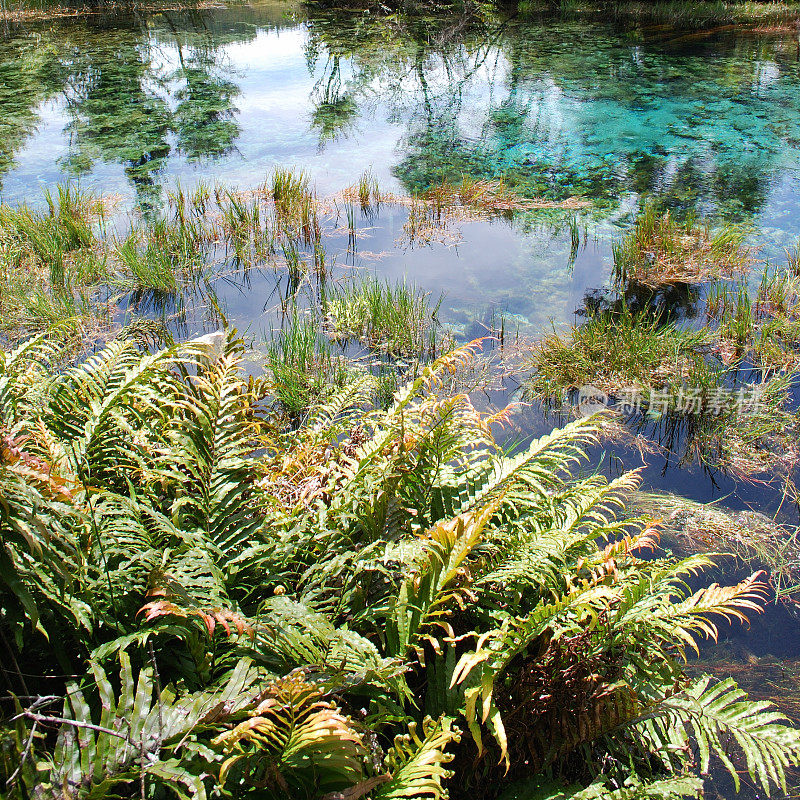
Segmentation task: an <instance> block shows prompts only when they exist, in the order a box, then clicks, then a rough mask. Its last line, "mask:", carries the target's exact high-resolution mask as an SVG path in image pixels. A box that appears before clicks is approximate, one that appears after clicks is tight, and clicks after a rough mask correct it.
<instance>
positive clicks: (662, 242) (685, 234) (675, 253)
mask: <svg viewBox="0 0 800 800" xmlns="http://www.w3.org/2000/svg"><path fill="white" fill-rule="evenodd" d="M745 236H746V230H745V229H744V228H742V227H740V226H735V225H724V226H723V227H722V228H721V229H720V230H719V231H717V232H716V233H713V234H712V233H711V232H710V230H709V229H708V227H707V226H705V225H700V224H696V223H695V222H694V221H692V220H689V221H687V222H685V223H679V222H678V221H676V220H675V219H674V218H673V216H672V215H671V214H670V213H669V212H668V211H667V212H666V213H664V214H659V213H658V212H657V211H656V208H655V206H653V205H652V204H647V205H646V206H645V207H644V209H643V210H642V213H641V214H640V215H639V217H638V218H637V220H636V223H635V225H634V227H633V230H632V231H631V232H630V233H629V234H628V235H627V236H625V237H624V239H623V240H622V241H620V242H617V243H615V244H614V246H613V254H614V277H615V279H616V280H617V282H618V283H620V284H626V283H628V282H635V283H640V284H642V285H644V286H649V287H651V288H658V287H661V286H668V285H673V284H680V283H702V282H705V281H709V280H713V279H718V278H721V277H723V276H727V277H732V276H734V275H735V274H736V273H739V272H743V271H745V270H746V269H747V268H748V267H749V265H750V258H751V254H750V250H749V249H748V248H747V247H746V246H745V245H744V240H745Z"/></svg>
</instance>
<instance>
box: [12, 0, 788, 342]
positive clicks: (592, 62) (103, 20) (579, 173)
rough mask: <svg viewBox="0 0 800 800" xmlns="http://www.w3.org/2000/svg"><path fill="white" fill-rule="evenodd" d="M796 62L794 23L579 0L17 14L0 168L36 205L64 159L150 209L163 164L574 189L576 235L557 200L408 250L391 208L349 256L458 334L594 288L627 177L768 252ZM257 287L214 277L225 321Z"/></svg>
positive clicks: (553, 193) (556, 191)
mask: <svg viewBox="0 0 800 800" xmlns="http://www.w3.org/2000/svg"><path fill="white" fill-rule="evenodd" d="M798 78H800V62H799V61H798V39H797V35H796V33H794V32H792V31H780V30H778V31H767V32H758V30H757V29H753V28H752V27H751V28H749V29H747V28H744V27H740V28H739V29H736V28H734V29H731V28H730V26H718V27H717V28H716V29H715V28H710V29H705V30H704V29H699V30H692V31H684V30H679V29H675V28H673V27H670V26H665V25H656V24H652V25H646V24H645V25H641V24H640V25H635V26H633V25H630V24H618V25H612V24H611V23H608V22H603V21H602V20H598V19H597V17H590V16H585V17H583V16H581V15H580V14H578V15H576V16H574V17H573V18H572V19H564V18H537V19H527V20H526V19H524V18H522V17H514V16H508V15H502V14H499V13H496V14H493V13H489V12H482V13H481V14H479V15H475V16H474V17H470V18H468V19H464V18H460V17H457V16H453V17H448V16H447V15H446V14H441V15H439V16H437V17H436V18H435V19H424V18H423V19H418V20H411V21H408V20H406V21H404V20H402V19H401V20H397V19H382V18H377V17H374V16H369V15H367V16H362V15H360V14H358V13H356V12H345V13H340V14H338V15H337V14H335V13H332V12H327V11H313V10H308V9H302V8H298V7H293V6H290V5H286V4H274V3H273V4H269V3H268V4H260V3H256V4H253V5H248V6H231V7H227V8H213V9H209V10H199V11H191V12H189V11H184V12H180V11H164V12H162V13H152V12H151V13H143V12H135V13H134V12H125V11H116V12H104V13H101V14H97V15H93V16H88V17H87V16H81V17H79V18H66V19H58V20H56V21H53V20H48V21H46V22H45V21H41V22H36V21H28V22H23V23H19V24H13V25H8V26H7V29H6V31H5V34H4V35H3V36H2V37H0V107H2V109H3V113H2V115H0V189H1V190H2V198H3V199H4V200H6V201H11V202H15V201H23V200H27V201H33V202H35V201H37V200H39V199H40V198H41V192H42V189H43V188H44V187H47V186H53V185H55V184H57V183H59V182H63V181H64V180H65V179H67V178H74V179H78V180H79V181H80V183H81V184H82V185H83V186H85V187H91V188H93V189H96V190H99V191H102V192H111V193H116V194H120V195H122V196H123V198H124V200H125V202H126V203H127V204H128V205H133V204H139V205H140V206H142V207H145V208H147V207H150V208H152V207H156V208H157V207H158V206H159V205H160V204H162V203H163V202H164V198H165V190H166V189H167V188H169V187H171V186H173V185H174V183H175V182H176V181H177V180H180V181H181V183H182V184H183V185H184V186H187V187H188V186H191V184H192V183H194V182H196V181H197V180H199V179H204V180H220V181H222V182H225V183H227V184H231V185H234V186H239V187H243V188H244V187H251V186H253V185H255V184H257V183H259V182H260V181H261V180H263V178H264V176H265V175H266V174H267V173H268V172H269V170H270V169H271V168H272V167H274V166H275V165H295V166H298V167H301V168H303V169H304V170H306V171H307V172H308V173H309V174H310V175H311V177H312V179H313V181H314V182H315V183H316V185H317V188H318V191H319V192H320V193H321V194H325V193H330V192H335V191H337V190H340V189H342V188H344V187H345V186H347V185H349V184H351V183H353V182H354V180H355V179H356V178H357V176H358V175H359V174H360V173H361V172H363V170H364V169H366V168H371V169H372V172H373V174H374V175H375V177H376V178H377V179H378V181H379V183H380V184H381V186H382V187H383V188H384V189H388V190H395V191H405V192H409V191H412V190H415V189H419V188H424V187H425V186H427V185H430V184H431V183H433V182H436V181H438V180H441V179H442V178H443V177H451V178H457V177H459V176H460V175H462V174H469V175H472V176H474V177H503V178H505V179H506V181H508V182H509V183H510V184H512V185H513V186H515V187H516V188H517V190H518V191H520V192H522V193H524V194H527V195H531V196H533V195H538V196H545V197H549V198H553V199H563V198H566V197H569V196H574V195H581V196H584V197H586V198H588V199H590V200H592V201H594V202H595V208H594V209H593V211H592V212H591V213H589V214H584V215H580V216H579V218H578V227H579V229H580V231H581V236H582V238H581V246H580V247H579V249H578V252H577V254H576V253H573V252H571V251H572V249H573V234H574V230H572V229H571V227H570V225H569V224H568V222H569V220H568V219H567V217H568V216H569V215H565V214H550V215H546V214H526V215H522V216H520V217H518V218H517V219H516V220H515V222H514V223H513V224H511V223H507V222H503V221H495V222H493V223H491V224H489V223H479V224H471V225H467V226H466V227H465V228H464V230H463V238H462V241H461V242H460V244H459V245H458V246H457V247H456V246H453V245H443V244H438V245H437V244H435V245H432V246H429V247H424V248H419V247H417V248H404V247H397V246H396V244H395V238H396V231H397V224H402V221H400V222H399V223H398V220H397V219H392V218H388V219H387V218H386V217H385V216H384V218H383V219H380V220H378V222H377V223H373V229H372V230H371V232H370V236H368V237H366V238H365V240H363V241H362V242H361V250H362V251H364V252H365V254H366V255H365V256H358V257H356V259H355V260H354V262H353V265H354V266H357V267H359V266H363V267H367V268H370V269H375V270H377V271H379V272H381V273H382V274H386V275H388V276H391V277H395V276H398V275H405V276H407V277H408V278H409V279H410V280H412V281H416V282H417V283H418V284H420V285H421V286H422V287H424V288H425V289H428V290H430V291H432V292H433V293H435V294H436V295H438V294H439V293H441V292H444V293H445V302H444V304H443V317H444V319H445V321H447V322H449V323H451V324H452V325H453V326H454V329H455V330H456V332H457V333H459V334H461V335H462V336H469V335H470V334H472V333H475V332H476V331H479V330H480V329H481V324H482V323H485V322H487V320H490V319H492V318H495V319H496V318H497V317H498V315H499V314H500V313H502V314H504V315H505V318H506V329H507V330H511V331H513V330H516V329H519V330H520V332H521V333H523V334H535V333H537V332H539V331H541V330H543V329H544V328H546V327H548V326H549V324H550V321H551V320H553V321H555V323H556V324H559V323H564V322H569V321H571V320H572V319H573V314H574V312H575V310H576V309H577V308H580V307H581V306H582V305H583V303H584V297H585V295H586V294H587V292H590V291H591V290H593V289H596V288H597V287H600V286H602V285H603V283H604V281H605V279H606V277H607V274H608V269H609V262H610V258H609V255H610V240H611V237H612V236H614V235H618V234H619V232H620V226H624V225H625V224H626V223H627V222H628V221H629V219H630V212H631V210H632V209H634V208H635V207H636V204H637V201H638V200H639V199H640V198H641V197H642V196H643V195H649V196H655V197H658V198H660V199H664V200H666V201H668V203H669V205H670V206H671V207H673V208H674V209H675V210H676V212H679V213H686V212H689V211H694V212H697V213H699V214H703V215H706V216H707V217H709V218H710V219H711V220H712V221H714V220H717V219H721V218H725V219H733V220H738V221H742V222H746V223H748V224H752V225H753V228H754V239H755V240H757V241H758V243H759V244H760V245H762V247H763V250H762V255H764V256H768V257H771V258H780V257H781V256H782V250H783V248H784V247H785V246H787V245H789V244H791V243H794V242H795V241H796V240H797V237H798V234H799V233H800V230H798V220H799V219H800V172H799V171H798V170H799V169H800V159H798V155H800V80H798ZM374 253H382V254H383V257H382V258H381V259H380V260H379V261H376V260H375V259H372V258H370V257H369V254H374ZM571 256H572V258H571ZM269 293H270V287H268V286H267V285H266V284H264V285H262V284H260V283H258V282H257V283H256V284H253V285H251V286H250V287H248V289H247V291H245V292H242V291H239V290H238V289H233V288H232V289H231V290H230V291H228V292H227V293H226V292H225V290H224V287H223V288H222V290H221V295H222V301H223V303H224V305H225V309H226V312H227V314H228V317H229V319H230V320H231V322H233V323H235V324H237V325H238V326H239V327H240V328H249V329H250V330H253V331H256V332H257V331H259V330H262V329H264V328H268V327H269V326H268V324H267V321H266V317H264V307H265V304H266V305H267V306H269V302H268V296H269Z"/></svg>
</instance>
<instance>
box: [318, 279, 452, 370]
mask: <svg viewBox="0 0 800 800" xmlns="http://www.w3.org/2000/svg"><path fill="white" fill-rule="evenodd" d="M441 302H442V298H439V300H438V301H437V302H435V303H432V302H431V298H430V296H429V295H428V294H426V293H425V292H423V291H422V290H420V289H418V288H416V287H415V286H409V285H407V284H406V283H396V284H395V285H394V286H392V285H390V284H388V283H385V282H383V281H380V280H378V279H377V278H373V277H369V278H363V279H361V280H359V281H356V282H354V283H350V284H347V285H346V286H344V287H342V288H340V289H338V290H336V291H334V292H333V293H332V294H331V296H330V297H329V298H328V301H327V321H328V326H329V329H330V331H331V333H332V335H333V336H335V337H337V338H340V339H356V340H358V341H360V342H361V343H362V344H364V345H366V346H367V347H370V348H373V349H375V350H380V351H382V352H385V353H387V354H388V355H390V356H394V357H399V358H407V359H408V358H416V359H422V358H427V357H430V356H435V355H436V353H437V352H441V348H442V347H443V346H445V347H446V345H443V344H442V342H440V341H439V336H438V332H439V321H438V319H437V313H438V310H439V306H440V305H441Z"/></svg>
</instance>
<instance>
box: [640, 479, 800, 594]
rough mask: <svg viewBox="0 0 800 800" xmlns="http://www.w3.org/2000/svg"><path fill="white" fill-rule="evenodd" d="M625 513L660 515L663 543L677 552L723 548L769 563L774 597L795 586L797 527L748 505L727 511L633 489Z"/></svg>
mask: <svg viewBox="0 0 800 800" xmlns="http://www.w3.org/2000/svg"><path fill="white" fill-rule="evenodd" d="M629 513H631V514H632V515H642V516H645V517H649V518H651V519H659V520H661V523H660V525H659V533H660V534H661V540H662V544H665V545H667V546H669V547H670V548H671V549H673V550H676V551H678V552H679V553H680V554H681V555H689V554H692V553H701V552H717V553H719V552H724V553H728V554H730V555H732V556H734V557H735V558H736V559H737V560H738V561H740V562H742V563H743V564H744V565H746V566H747V567H748V568H749V569H750V570H754V569H768V570H769V572H770V583H771V584H772V586H773V587H774V589H775V594H776V597H781V596H786V595H788V594H791V593H795V592H797V591H798V590H800V530H798V529H797V528H792V527H788V526H784V525H779V524H778V523H776V522H774V521H773V520H771V519H769V518H768V517H765V516H764V515H763V514H758V513H756V512H753V511H739V512H736V511H732V510H730V509H726V508H724V507H722V506H718V505H710V504H707V503H698V502H696V501H694V500H689V499H688V498H686V497H680V496H678V495H675V494H669V493H661V492H639V493H636V494H635V495H634V496H633V498H632V502H631V505H630V506H629Z"/></svg>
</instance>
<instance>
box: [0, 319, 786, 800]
mask: <svg viewBox="0 0 800 800" xmlns="http://www.w3.org/2000/svg"><path fill="white" fill-rule="evenodd" d="M475 347H476V346H475V345H470V346H467V347H465V348H462V349H461V350H457V351H455V352H453V353H450V354H448V355H447V356H444V357H442V358H440V359H439V360H437V361H436V362H434V363H432V364H430V365H428V366H427V367H425V368H424V369H422V370H421V372H420V375H419V377H418V378H417V379H415V380H414V381H413V382H411V383H409V384H408V385H407V386H405V387H402V388H401V389H400V390H398V392H397V393H396V395H395V397H394V399H393V401H392V403H390V404H389V406H388V408H386V409H374V408H372V407H370V406H369V404H368V399H369V397H370V394H371V392H370V384H369V379H368V378H365V379H363V380H359V381H355V382H354V383H353V384H352V385H349V386H347V387H345V388H343V389H341V390H339V391H336V392H334V393H333V394H332V395H331V396H329V397H328V398H327V399H326V401H325V403H324V405H321V406H320V407H318V408H316V409H313V410H312V411H311V413H310V414H309V415H308V417H307V419H306V420H305V422H304V423H303V424H302V425H301V426H300V427H299V428H296V429H294V430H292V431H286V429H285V428H284V427H283V426H282V425H281V424H280V422H279V421H277V420H274V419H273V418H272V417H271V416H270V412H269V409H268V407H266V406H265V405H263V404H261V400H262V399H263V393H264V391H265V388H264V386H263V385H262V384H261V383H260V382H259V381H255V380H253V379H249V378H247V377H246V375H245V374H244V372H243V370H242V367H241V364H240V362H241V358H242V352H243V350H242V345H241V343H240V342H239V341H237V340H236V338H235V336H234V335H232V334H221V333H220V334H214V335H212V336H209V337H204V338H203V339H200V340H196V341H194V342H189V343H186V344H183V345H172V346H170V347H168V348H165V349H163V350H159V351H157V352H153V353H150V352H147V351H146V350H144V349H142V343H141V342H140V341H133V340H120V341H117V342H114V343H112V344H110V345H109V346H108V347H107V348H105V349H104V350H101V351H99V352H97V353H95V354H94V355H92V356H90V357H89V358H87V359H85V360H84V361H83V362H81V363H80V364H77V365H74V366H72V367H70V368H68V369H63V368H61V366H60V365H59V361H60V360H63V351H62V350H60V349H59V347H58V345H57V344H56V343H55V342H54V340H53V339H47V338H42V339H39V340H34V341H32V342H30V343H29V344H27V345H25V346H23V347H22V348H19V349H18V350H16V351H13V352H11V353H6V354H3V358H2V362H0V415H2V417H1V418H0V426H2V430H0V435H2V464H0V487H1V488H2V492H3V502H2V503H0V525H1V526H2V549H1V550H0V632H2V633H3V638H2V640H0V642H1V643H2V646H3V647H4V648H6V649H7V650H8V652H9V658H8V659H4V661H3V663H4V669H3V672H2V680H4V681H5V683H6V688H7V689H8V690H9V691H11V692H13V693H14V694H16V695H18V700H17V704H16V707H15V711H14V713H12V714H9V721H8V726H7V728H6V729H5V733H4V734H3V736H2V737H0V744H1V745H2V746H0V753H2V754H3V758H2V760H1V761H0V763H1V764H2V773H0V775H2V779H3V780H4V781H5V785H4V788H3V791H4V792H6V793H7V794H9V795H10V796H12V797H15V796H19V797H22V796H25V795H26V793H27V794H28V795H30V794H31V793H34V794H37V793H38V796H43V797H44V796H56V795H58V796H68V797H75V798H83V797H99V796H106V795H108V793H110V792H112V791H113V792H114V793H116V794H117V795H118V796H132V795H133V794H138V795H139V796H141V793H142V792H143V791H144V792H145V795H146V796H152V797H160V796H162V794H163V793H164V792H167V791H170V792H173V793H174V794H176V795H177V796H179V797H190V796H192V797H209V796H213V797H217V796H218V797H226V796H234V797H244V796H251V795H252V796H254V797H256V796H262V797H263V796H274V797H298V796H307V797H323V796H327V797H333V796H334V795H335V794H336V793H340V794H341V795H342V796H345V797H350V798H359V797H364V798H369V797H372V798H399V797H426V798H443V797H446V796H448V794H449V795H450V796H452V797H454V798H458V797H466V796H469V795H473V796H483V797H487V798H493V797H499V796H500V795H501V794H502V792H503V791H505V790H506V789H507V790H508V791H509V792H511V791H517V789H514V788H513V787H514V786H516V787H518V790H519V792H522V794H520V795H519V796H520V797H523V796H524V797H542V798H546V797H550V798H553V799H554V800H555V798H562V797H563V798H567V797H575V798H584V799H585V800H588V798H592V797H601V796H602V797H606V796H608V797H619V798H634V797H656V796H663V797H679V796H696V795H697V793H698V791H700V786H701V783H700V780H699V777H698V776H699V775H700V774H702V773H704V772H706V771H707V770H708V769H709V768H710V765H711V764H712V761H713V760H714V759H716V760H717V761H718V762H719V763H721V764H722V765H723V766H725V767H727V768H728V769H729V770H731V771H733V772H734V773H735V772H736V770H735V764H736V763H737V761H741V762H742V763H743V764H744V765H745V768H746V769H747V770H748V772H749V774H750V776H751V779H752V780H753V781H754V782H756V783H757V784H758V785H759V786H760V787H761V789H762V790H763V791H764V792H769V791H770V790H771V789H772V788H774V787H775V786H780V787H783V786H785V783H786V770H787V769H788V768H789V767H790V766H792V765H794V764H797V763H798V761H800V736H799V735H798V733H797V732H796V731H795V730H794V729H793V728H791V727H790V726H788V725H787V724H786V721H785V720H784V719H783V718H782V717H780V716H779V715H778V714H777V712H775V711H774V710H771V709H769V708H767V707H765V706H764V705H763V704H758V703H751V702H749V701H747V700H746V699H745V698H744V697H743V696H742V694H741V692H740V691H739V690H738V689H737V688H736V687H735V686H734V685H733V684H732V683H730V682H724V683H722V684H715V683H713V682H712V681H711V680H710V679H709V678H703V679H701V680H700V681H699V682H694V683H693V682H691V681H690V680H689V679H688V678H687V677H686V675H685V674H684V669H683V658H684V656H685V655H686V653H687V652H688V651H689V650H691V649H694V648H696V647H697V643H698V641H699V640H700V639H702V638H704V637H716V636H717V634H718V628H717V624H718V621H719V620H720V619H725V620H728V621H732V622H734V623H735V622H740V621H742V620H745V619H746V618H747V617H748V616H751V615H752V614H754V613H757V612H758V611H759V609H760V607H761V603H762V600H763V597H764V595H765V586H764V583H763V581H762V577H761V576H759V575H756V576H752V577H751V578H750V579H748V580H745V581H743V582H741V583H739V584H737V585H735V586H730V587H719V586H717V585H712V586H708V587H706V588H701V589H699V590H697V591H694V592H692V591H690V590H689V588H688V585H687V581H688V579H689V578H690V577H691V578H695V579H696V578H697V576H698V575H701V574H702V573H703V572H704V571H705V570H706V569H707V568H708V567H709V566H711V564H712V560H711V559H709V558H708V557H692V558H689V559H686V560H683V561H676V560H674V559H671V558H661V557H653V556H652V554H651V553H649V552H648V551H649V550H652V548H653V547H654V545H655V542H656V540H657V535H656V533H655V531H654V528H653V526H652V524H651V522H650V521H649V520H647V519H638V518H629V517H628V516H627V515H626V514H625V506H626V499H627V497H628V496H629V495H630V494H631V493H632V492H633V491H634V490H635V489H636V487H637V486H638V482H639V478H638V475H636V474H635V473H631V474H628V475H624V476H622V477H620V478H618V479H617V480H614V481H611V482H608V481H606V480H605V479H604V478H602V477H601V476H600V475H589V476H583V477H574V475H573V473H574V467H575V466H576V464H578V463H579V462H581V461H583V460H584V459H585V455H584V454H585V451H586V450H587V449H588V448H589V447H590V446H592V445H593V444H594V443H596V442H597V441H598V439H599V436H600V434H601V431H602V425H603V421H602V420H601V419H597V418H590V419H585V420H579V421H576V422H573V423H571V424H569V425H566V426H565V427H564V428H562V429H560V430H556V431H553V432H552V433H551V434H549V435H547V436H545V437H543V438H541V439H539V440H537V441H534V442H532V443H531V444H530V445H529V446H528V447H527V448H525V449H524V450H521V451H519V452H517V453H514V454H508V453H507V452H505V451H504V450H503V448H502V447H501V446H499V445H498V444H497V443H496V442H495V440H494V437H493V429H494V425H495V423H497V422H502V421H503V420H504V419H505V414H506V413H507V412H501V414H500V415H495V416H494V417H492V416H488V415H485V414H482V413H479V412H478V411H477V410H476V409H475V408H474V406H473V405H472V403H471V401H470V398H469V397H468V396H467V395H464V394H458V393H453V392H451V391H449V389H448V385H449V384H448V381H449V380H450V378H451V377H452V375H453V374H454V373H457V372H458V371H459V370H460V369H461V368H462V367H464V366H465V365H466V364H468V363H469V361H470V359H471V358H473V356H474V351H475ZM116 661H119V667H117V666H115V662H116ZM54 663H59V664H60V667H61V669H59V670H56V669H54V668H53V664H54ZM6 664H8V665H9V666H8V667H6V666H5V665H6ZM61 673H67V674H69V675H73V676H74V675H78V676H80V675H84V677H83V678H79V679H78V680H77V681H74V679H70V680H71V681H72V682H70V683H67V682H66V681H65V680H64V679H63V678H60V677H58V676H59V675H60V674H61ZM31 676H34V677H31ZM35 676H39V677H38V678H37V677H35ZM30 698H33V699H32V700H31V699H30ZM37 703H39V704H40V705H37ZM41 703H43V704H44V705H41ZM54 703H61V710H60V711H59V712H58V713H56V712H54V711H53V708H54V707H56V706H54ZM462 730H463V731H464V732H463V733H462ZM693 748H694V749H696V750H697V752H698V754H699V758H698V759H697V763H695V762H694V760H693V759H692V757H691V753H692V750H693ZM453 774H457V775H458V780H457V781H454V780H452V776H453ZM519 787H521V788H519ZM332 793H333V794H332ZM507 796H508V797H511V796H513V795H507Z"/></svg>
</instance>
